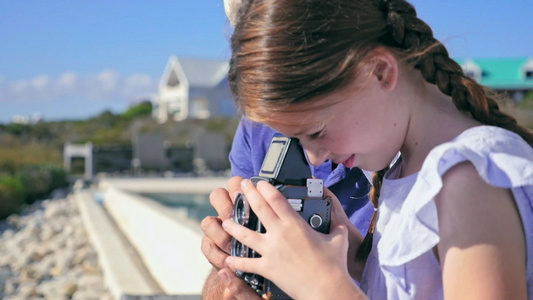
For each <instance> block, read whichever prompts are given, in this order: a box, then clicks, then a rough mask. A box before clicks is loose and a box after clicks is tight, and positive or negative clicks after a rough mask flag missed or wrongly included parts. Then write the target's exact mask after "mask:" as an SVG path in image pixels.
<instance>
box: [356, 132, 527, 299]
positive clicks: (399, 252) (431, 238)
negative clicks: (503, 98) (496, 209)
mask: <svg viewBox="0 0 533 300" xmlns="http://www.w3.org/2000/svg"><path fill="white" fill-rule="evenodd" d="M463 161H470V162H471V163H472V164H473V165H474V166H475V167H476V169H477V171H478V172H479V174H480V176H481V177H482V178H483V179H484V180H485V181H486V182H488V183H489V184H491V185H493V186H498V187H502V188H508V189H511V191H512V193H513V196H514V199H515V201H516V204H517V207H518V210H519V213H520V216H521V218H522V224H523V228H524V231H525V235H526V247H527V249H526V250H527V252H526V253H527V266H526V273H527V274H526V275H527V277H526V278H527V291H528V299H533V148H531V147H530V146H529V145H528V144H527V143H526V142H525V141H524V140H523V139H522V138H521V137H519V136H518V135H516V134H515V133H513V132H510V131H507V130H505V129H502V128H499V127H492V126H479V127H474V128H471V129H468V130H466V131H464V132H463V133H462V134H460V135H459V136H458V137H456V138H455V139H453V140H452V141H450V142H447V143H444V144H442V145H439V146H437V147H435V148H434V149H433V150H431V152H430V153H429V155H428V156H427V158H426V159H425V161H424V164H423V166H422V168H421V170H420V172H418V173H417V174H413V175H411V176H408V177H404V178H400V179H394V178H396V177H397V173H398V165H399V164H398V163H396V164H395V165H394V166H393V167H392V168H391V169H390V170H389V172H388V173H387V174H386V175H385V178H384V180H383V186H382V189H381V195H380V203H379V216H378V219H377V223H376V230H375V232H374V242H373V245H372V252H371V253H370V256H369V257H368V260H367V262H366V266H365V270H364V272H363V278H362V281H361V288H362V289H363V291H365V293H366V294H367V296H368V297H369V298H370V299H372V300H376V299H432V300H433V299H443V289H442V270H441V267H440V263H439V262H438V260H437V258H436V257H435V255H434V253H433V250H432V249H433V248H434V247H435V246H436V245H437V244H438V243H439V240H440V238H439V227H438V225H439V224H438V219H437V208H436V205H435V202H434V197H435V196H436V195H437V194H438V193H439V191H440V189H441V188H442V175H443V174H444V173H445V172H446V171H447V170H449V169H450V168H451V167H453V166H454V165H456V164H458V163H460V162H463Z"/></svg>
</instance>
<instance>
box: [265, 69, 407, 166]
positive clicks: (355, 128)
mask: <svg viewBox="0 0 533 300" xmlns="http://www.w3.org/2000/svg"><path fill="white" fill-rule="evenodd" d="M354 86H355V85H353V86H349V87H347V88H344V89H342V90H340V91H338V92H334V93H332V94H330V95H327V96H325V97H321V98H320V99H317V100H315V101H309V102H307V103H303V104H302V103H299V104H294V105H292V106H291V109H290V110H289V111H286V112H279V113H275V114H274V115H271V116H269V121H267V122H266V123H267V124H268V125H269V126H270V127H272V128H273V129H274V130H276V131H278V132H280V133H282V134H284V135H286V136H291V137H296V138H298V139H299V140H300V142H301V143H302V145H303V146H304V148H305V149H306V152H307V155H308V158H309V161H310V162H311V164H313V165H315V166H318V165H320V164H322V163H323V162H324V161H326V160H331V161H333V162H334V163H337V164H340V163H342V164H343V165H344V166H345V167H348V168H351V167H360V168H362V169H365V170H368V171H377V170H381V169H383V168H385V167H387V166H388V165H389V164H390V163H391V161H392V160H393V159H394V157H395V155H396V154H397V153H398V152H399V151H400V148H401V147H402V145H403V143H404V142H405V137H406V134H407V128H408V125H409V122H408V120H409V113H408V108H407V107H408V105H405V103H402V102H403V101H402V100H401V98H396V97H394V95H395V93H394V92H393V90H391V89H387V88H384V83H383V81H379V80H377V79H376V78H375V76H372V78H370V79H369V80H368V82H366V83H365V85H364V86H363V87H362V88H361V87H359V88H356V87H354ZM396 95H397V93H396ZM328 103H332V104H330V105H327V104H328Z"/></svg>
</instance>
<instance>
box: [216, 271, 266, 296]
mask: <svg viewBox="0 0 533 300" xmlns="http://www.w3.org/2000/svg"><path fill="white" fill-rule="evenodd" d="M218 276H219V277H220V279H221V280H222V282H223V283H224V286H225V287H226V288H225V290H224V294H223V297H222V299H225V300H226V299H227V300H229V299H232V300H233V299H235V300H241V299H243V300H247V299H260V298H259V295H258V294H257V293H256V292H255V291H254V290H252V288H251V287H250V286H249V285H248V284H246V282H244V280H242V279H241V278H239V277H237V275H235V272H233V271H232V270H230V269H227V268H225V269H221V270H220V271H219V272H218Z"/></svg>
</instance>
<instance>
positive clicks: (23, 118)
mask: <svg viewBox="0 0 533 300" xmlns="http://www.w3.org/2000/svg"><path fill="white" fill-rule="evenodd" d="M42 120H43V116H42V115H41V114H40V113H34V114H32V115H31V116H30V115H14V116H13V123H17V124H37V123H39V122H41V121H42Z"/></svg>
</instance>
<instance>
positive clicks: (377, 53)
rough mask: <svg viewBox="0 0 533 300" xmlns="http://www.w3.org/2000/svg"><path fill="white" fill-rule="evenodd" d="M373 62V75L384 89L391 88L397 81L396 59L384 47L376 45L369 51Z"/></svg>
mask: <svg viewBox="0 0 533 300" xmlns="http://www.w3.org/2000/svg"><path fill="white" fill-rule="evenodd" d="M369 58H370V59H371V60H372V61H373V62H374V71H373V74H372V75H373V76H375V78H376V79H377V80H378V81H379V82H380V84H381V86H382V87H383V88H384V89H386V90H393V89H394V88H395V87H396V84H397V82H398V60H397V59H396V57H394V55H392V53H391V52H390V51H389V50H387V49H386V48H384V47H377V48H375V49H374V50H372V51H371V52H370V53H369Z"/></svg>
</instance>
